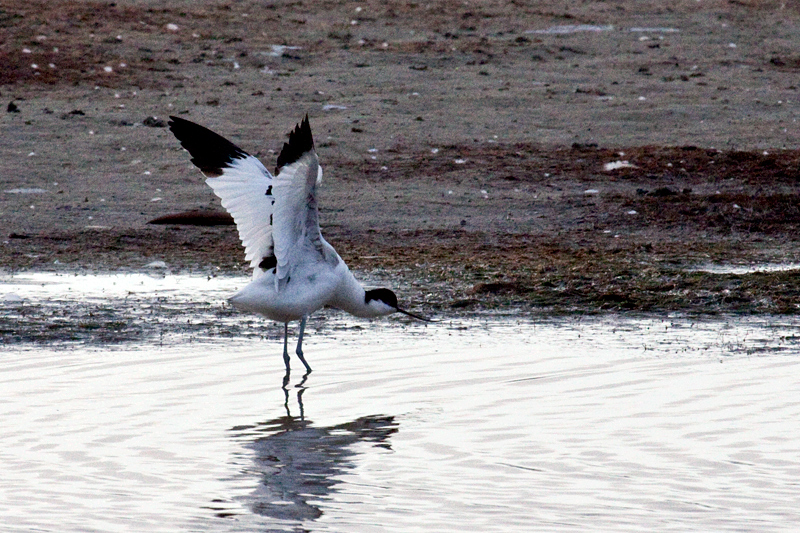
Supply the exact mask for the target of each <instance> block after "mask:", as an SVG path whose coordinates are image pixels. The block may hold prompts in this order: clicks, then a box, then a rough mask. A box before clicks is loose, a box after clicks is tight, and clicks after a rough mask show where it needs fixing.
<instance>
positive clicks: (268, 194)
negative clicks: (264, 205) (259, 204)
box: [266, 185, 272, 196]
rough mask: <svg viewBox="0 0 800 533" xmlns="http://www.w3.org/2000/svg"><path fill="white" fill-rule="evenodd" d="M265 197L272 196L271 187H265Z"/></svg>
mask: <svg viewBox="0 0 800 533" xmlns="http://www.w3.org/2000/svg"><path fill="white" fill-rule="evenodd" d="M266 196H272V185H269V186H267V192H266Z"/></svg>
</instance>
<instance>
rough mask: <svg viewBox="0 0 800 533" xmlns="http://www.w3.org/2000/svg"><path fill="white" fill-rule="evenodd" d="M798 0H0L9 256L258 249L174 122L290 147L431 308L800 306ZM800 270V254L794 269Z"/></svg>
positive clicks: (326, 199) (65, 266)
mask: <svg viewBox="0 0 800 533" xmlns="http://www.w3.org/2000/svg"><path fill="white" fill-rule="evenodd" d="M798 50H800V8H798V4H797V3H794V2H780V1H775V2H771V1H757V0H752V1H744V0H743V1H739V0H730V1H714V0H710V1H705V0H703V1H696V0H691V1H678V2H660V1H639V0H619V1H597V2H576V1H570V2H566V1H564V2H559V1H543V2H523V1H481V2H477V1H470V2H466V1H462V2H456V1H449V0H444V1H435V0H434V1H430V2H412V1H403V2H388V3H387V2H377V1H366V2H332V1H328V2H325V1H323V2H310V1H290V2H270V3H266V2H252V1H247V0H245V1H237V2H188V1H184V2H180V1H178V2H171V3H169V7H163V3H156V2H148V1H118V2H115V3H114V2H76V1H72V2H69V1H64V2H44V1H41V2H37V1H26V2H21V1H18V0H7V1H4V2H3V4H2V6H0V103H2V107H0V139H2V142H0V220H2V222H3V227H2V230H0V231H1V233H0V238H2V241H0V242H1V244H0V269H2V271H4V272H6V273H8V272H15V271H20V270H59V271H61V270H80V271H87V270H94V271H117V270H141V269H144V268H145V266H146V265H147V264H149V263H151V262H152V261H156V260H160V261H164V262H166V264H167V265H168V268H169V270H171V271H187V270H188V271H191V270H203V269H208V268H210V267H216V268H218V269H219V271H223V272H241V273H242V274H243V275H244V274H245V273H246V272H247V269H246V267H245V265H243V259H244V258H243V255H244V254H243V252H242V250H241V248H240V246H239V243H238V238H237V236H236V233H235V229H234V228H233V227H232V226H230V225H217V226H193V225H178V224H149V222H150V221H152V220H153V219H156V218H158V217H163V216H166V215H172V214H176V213H181V212H185V211H193V210H203V211H204V212H213V211H219V210H220V206H219V203H218V201H217V200H216V198H215V197H214V196H213V194H212V193H211V190H210V189H209V188H208V187H207V186H206V185H205V184H204V182H203V179H202V176H201V175H200V174H199V172H198V171H197V170H196V169H194V168H193V167H192V165H191V164H190V162H189V156H188V154H187V153H186V152H184V151H182V150H181V149H180V146H179V144H178V142H177V140H176V139H175V138H174V137H173V136H172V135H171V133H170V132H169V130H168V129H167V128H166V127H165V126H166V124H165V121H166V118H167V116H168V115H179V116H182V117H184V118H187V119H189V120H193V121H195V122H198V123H201V124H203V125H205V126H207V127H209V128H211V129H213V130H215V131H217V132H218V133H220V134H221V135H223V136H225V137H227V138H229V139H230V140H232V141H233V142H235V143H236V144H238V145H239V146H241V147H242V148H243V149H245V150H247V151H249V152H251V153H253V154H255V155H258V156H260V157H261V158H262V160H263V161H264V163H265V165H266V166H267V167H268V168H273V167H274V162H275V158H276V157H277V154H276V152H277V151H278V150H279V149H280V146H281V145H282V143H283V141H284V140H285V136H286V133H287V132H288V131H289V129H290V128H291V127H293V126H294V124H295V123H296V122H297V121H299V120H300V119H301V118H302V116H303V115H304V114H305V113H308V114H309V116H310V119H311V126H312V130H313V132H314V135H315V140H316V146H317V151H318V153H319V156H320V159H321V161H322V164H323V167H324V169H325V181H324V183H323V186H322V189H321V198H320V205H321V219H322V225H323V233H324V235H325V236H326V238H327V239H328V241H329V242H331V243H332V244H333V245H334V246H335V247H336V248H337V250H338V251H339V253H340V254H341V255H342V257H343V258H344V259H345V260H346V261H347V262H348V263H349V264H350V265H351V268H353V269H354V270H355V271H357V272H361V273H362V274H364V275H366V276H369V277H372V278H378V279H387V280H389V281H390V282H391V283H392V284H393V285H394V286H395V287H398V288H399V289H400V291H399V292H401V295H400V296H401V301H403V302H404V304H405V305H406V306H407V307H409V308H413V309H417V310H426V311H427V312H431V313H438V314H442V313H448V312H454V313H455V312H473V311H476V310H482V309H504V308H505V309H510V308H514V309H518V310H525V311H528V312H533V313H542V312H547V313H550V312H557V313H558V312H581V313H590V312H599V311H602V310H614V311H647V312H659V313H663V312H679V313H690V314H694V313H697V314H706V313H788V314H796V313H798V312H800V276H799V275H798V269H797V268H795V269H793V270H792V269H789V270H778V271H773V272H761V273H725V272H724V271H723V272H719V271H716V272H708V271H705V270H702V268H704V267H705V266H707V265H710V264H714V265H755V264H762V263H769V264H773V263H774V264H781V265H792V264H795V266H797V265H796V264H797V263H800V246H799V245H800V242H799V241H798V235H799V233H798V229H800V201H799V200H800V195H799V193H800V132H798V128H797V116H798V113H797V109H798V107H797V104H798V101H800V89H799V88H798V87H800V81H798V74H800V53H798ZM799 268H800V267H799Z"/></svg>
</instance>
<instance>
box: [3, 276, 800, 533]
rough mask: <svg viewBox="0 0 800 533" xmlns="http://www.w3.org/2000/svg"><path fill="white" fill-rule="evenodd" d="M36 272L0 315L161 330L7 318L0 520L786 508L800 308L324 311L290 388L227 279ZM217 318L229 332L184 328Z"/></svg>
mask: <svg viewBox="0 0 800 533" xmlns="http://www.w3.org/2000/svg"><path fill="white" fill-rule="evenodd" d="M42 276H43V277H36V276H33V277H31V276H28V277H25V276H17V277H14V278H4V279H3V280H2V283H0V312H2V313H3V314H4V315H6V316H10V315H13V316H20V317H22V319H25V318H26V317H28V314H30V313H51V315H50V316H52V319H53V320H55V319H56V318H62V319H64V320H69V316H61V317H59V316H58V313H57V310H58V309H62V310H64V311H63V312H62V315H67V314H69V313H83V314H81V317H82V318H81V320H88V318H87V317H88V315H89V313H88V312H87V311H86V310H85V309H84V307H82V306H85V305H88V306H90V307H91V306H93V307H91V309H97V308H103V309H105V312H106V313H107V315H106V317H107V319H108V320H110V321H112V322H114V323H122V324H123V325H125V324H128V323H129V321H132V320H134V319H135V317H137V316H139V317H140V319H141V320H143V321H149V322H150V323H155V324H160V326H159V327H161V328H162V329H174V330H175V331H177V333H176V334H175V335H174V336H172V337H170V339H171V340H170V342H164V337H163V335H158V336H152V335H148V334H146V332H143V333H142V335H141V336H140V337H139V339H138V340H136V339H134V340H118V339H117V340H115V341H114V342H105V341H102V337H91V338H90V337H86V338H81V339H79V340H77V341H74V342H72V343H59V342H55V341H53V342H48V343H41V342H36V341H35V340H31V339H29V338H28V337H27V336H24V335H23V336H18V337H13V336H9V337H8V338H9V339H11V342H7V343H6V344H4V346H3V347H2V348H0V352H1V353H0V355H1V357H0V390H2V394H0V420H1V421H2V428H3V429H2V431H0V471H1V472H2V477H3V481H2V483H0V514H2V524H3V527H2V528H0V529H1V530H2V531H4V532H5V531H12V532H16V531H59V532H63V531H126V532H127V531H159V532H160V531H163V532H175V531H223V532H225V531H231V532H234V531H296V530H302V529H304V530H309V531H337V532H339V531H341V532H344V531H426V532H427V531H455V530H458V531H464V530H467V529H468V530H470V531H687V530H693V531H778V530H781V531H788V530H791V529H792V528H793V527H794V526H795V525H796V524H798V523H800V364H799V362H800V359H799V358H798V352H800V349H799V347H800V321H798V320H797V319H791V318H785V317H766V318H749V317H745V318H727V319H723V318H721V319H718V320H711V321H709V320H704V321H692V320H689V319H670V320H667V319H661V318H623V317H612V318H608V317H605V318H592V319H587V318H583V319H577V318H570V317H567V318H562V319H547V320H542V319H539V320H534V319H515V318H513V317H471V318H457V319H456V318H453V319H444V320H442V321H440V322H437V323H434V324H430V325H424V324H421V323H417V322H412V321H407V320H405V319H400V318H398V317H390V318H387V319H382V320H378V321H373V322H368V321H362V320H358V319H351V318H349V317H346V316H343V315H341V314H339V313H335V312H328V313H322V314H321V316H320V317H319V318H317V319H316V322H312V324H311V326H310V328H309V332H308V337H307V340H306V343H305V349H306V355H307V357H308V360H309V362H310V363H311V365H312V366H313V367H314V373H313V374H311V375H310V376H309V377H308V378H307V379H306V380H305V381H304V380H303V378H302V376H301V374H300V372H299V371H297V375H292V376H291V379H290V383H289V386H288V387H287V388H286V390H284V389H283V388H282V386H281V385H282V378H283V362H282V360H281V357H280V351H281V342H280V340H279V334H280V330H281V328H280V327H279V326H274V325H267V324H263V325H261V322H260V321H259V322H258V324H259V325H258V326H256V325H255V324H256V323H255V322H251V321H252V320H253V319H252V318H251V317H247V316H246V315H238V314H236V313H233V312H229V311H228V310H226V308H225V306H224V304H223V302H224V299H223V296H224V294H225V291H228V290H233V289H234V288H235V287H236V286H238V285H239V284H241V282H242V281H243V280H241V279H238V280H232V279H220V280H208V279H206V278H188V277H169V276H167V277H166V278H149V277H147V276H143V277H141V278H136V280H135V283H139V286H140V288H141V290H138V289H137V290H138V292H136V293H135V294H132V293H131V291H130V290H128V289H124V290H121V291H120V292H119V293H115V292H114V291H112V290H111V289H102V287H101V286H102V285H103V284H109V283H111V284H112V285H108V286H116V285H114V284H116V283H119V284H121V285H125V284H127V283H129V282H131V280H133V279H134V278H131V277H127V278H124V280H123V279H122V278H117V279H116V280H114V279H112V278H113V277H109V278H97V279H96V280H94V282H93V284H92V285H91V286H92V287H93V288H92V289H89V288H86V289H81V287H88V285H87V283H86V282H87V281H91V280H92V279H94V278H88V277H78V278H75V279H76V280H77V281H74V282H73V281H70V280H68V279H65V278H57V279H56V278H53V279H51V280H50V281H48V280H49V278H48V277H47V276H44V275H42ZM109 280H111V281H109ZM59 284H60V288H59ZM102 301H105V302H106V303H105V304H102V305H101V303H99V302H102ZM126 305H127V306H128V308H127V309H125V310H120V311H119V313H120V317H117V318H114V309H116V308H120V309H121V306H126ZM81 309H83V311H81ZM142 309H148V310H149V311H148V312H144V311H141V310H142ZM176 309H177V310H178V311H179V312H177V314H178V315H179V316H180V319H178V318H176V317H175V316H174V315H175V314H176V312H175V310H176ZM131 317H133V318H131ZM159 317H162V318H159ZM217 320H222V321H225V322H226V324H227V326H226V328H227V329H226V330H225V331H228V333H226V334H225V335H222V334H221V333H220V334H217V335H209V336H200V335H198V334H197V332H198V331H199V330H200V329H201V328H203V327H207V328H211V329H213V326H214V325H215V324H214V323H215V322H216V321H217ZM184 322H189V323H191V324H194V326H193V327H192V328H190V329H188V330H184V329H181V327H179V325H180V324H182V323H184ZM242 324H244V325H246V326H248V327H244V326H242ZM255 327H261V328H263V329H262V330H260V333H259V334H258V335H253V334H250V335H245V334H244V332H245V331H249V328H255ZM92 331H94V330H92ZM214 331H217V333H219V332H220V330H219V329H217V330H214ZM240 333H241V334H240ZM97 339H100V340H97ZM294 363H295V366H296V367H301V365H299V364H298V363H297V361H296V360H295V361H294Z"/></svg>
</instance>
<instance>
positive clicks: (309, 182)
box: [273, 149, 325, 280]
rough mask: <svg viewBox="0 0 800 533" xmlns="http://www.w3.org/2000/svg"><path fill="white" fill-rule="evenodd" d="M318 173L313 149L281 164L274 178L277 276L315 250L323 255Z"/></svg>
mask: <svg viewBox="0 0 800 533" xmlns="http://www.w3.org/2000/svg"><path fill="white" fill-rule="evenodd" d="M321 176H322V171H321V169H320V166H319V159H318V158H317V154H316V152H315V151H314V150H313V149H312V150H310V151H307V152H305V153H304V154H303V155H302V156H301V157H300V158H299V159H297V160H296V161H295V162H293V163H291V164H289V165H286V166H284V167H281V169H280V171H279V172H278V175H277V176H275V177H274V179H273V180H274V181H273V191H274V194H275V205H274V208H275V209H274V211H273V239H274V246H275V257H276V259H277V271H276V274H277V276H276V278H277V279H278V280H281V279H283V278H285V277H286V276H288V275H289V273H290V272H289V267H290V265H293V264H297V263H299V262H301V261H302V260H308V259H313V257H314V255H315V254H317V253H318V254H319V259H324V258H325V250H324V248H323V246H322V238H321V235H320V232H319V218H318V211H317V196H316V193H317V182H318V179H319V178H320V177H321Z"/></svg>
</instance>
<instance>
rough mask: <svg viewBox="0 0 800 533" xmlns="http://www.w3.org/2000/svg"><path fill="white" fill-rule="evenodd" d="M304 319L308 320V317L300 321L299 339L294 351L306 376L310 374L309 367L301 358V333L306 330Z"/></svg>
mask: <svg viewBox="0 0 800 533" xmlns="http://www.w3.org/2000/svg"><path fill="white" fill-rule="evenodd" d="M306 318H308V317H303V319H302V320H301V321H300V337H299V338H298V339H297V350H296V353H297V357H299V358H300V362H301V363H303V364H304V365H305V366H306V375H308V374H310V373H311V367H310V366H308V363H307V362H306V358H305V357H303V332H305V330H306Z"/></svg>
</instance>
